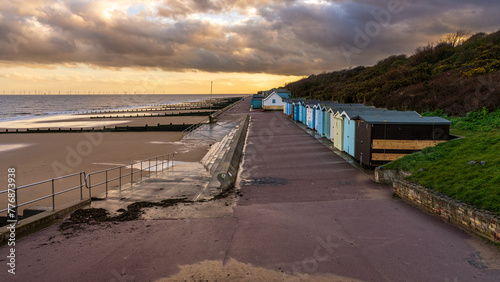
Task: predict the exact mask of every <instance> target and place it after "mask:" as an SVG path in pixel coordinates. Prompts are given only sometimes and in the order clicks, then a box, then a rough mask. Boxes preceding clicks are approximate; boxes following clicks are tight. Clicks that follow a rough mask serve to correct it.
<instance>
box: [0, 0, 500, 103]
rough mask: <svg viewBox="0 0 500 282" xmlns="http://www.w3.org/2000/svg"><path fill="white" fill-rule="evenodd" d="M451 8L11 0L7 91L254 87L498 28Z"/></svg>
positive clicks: (479, 10) (481, 16) (1, 38)
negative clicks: (451, 35) (461, 33)
mask: <svg viewBox="0 0 500 282" xmlns="http://www.w3.org/2000/svg"><path fill="white" fill-rule="evenodd" d="M445 2H447V1H445ZM450 3H453V5H451V4H450V5H436V4H433V1H410V0H401V1H399V0H391V1H362V0H356V1H341V0H330V1H327V0H285V1H278V0H258V1H242V0H236V1H225V0H212V1H210V0H204V1H201V0H188V1H179V0H161V1H160V0H151V1H132V0H111V1H90V0H75V1H55V0H42V1H38V0H24V1H21V0H14V1H3V3H2V5H1V6H0V85H2V89H0V94H42V93H52V94H57V93H79V94H83V93H85V94H88V93H91V94H93V93H106V94H113V93H120V94H123V93H137V94H139V93H150V94H153V93H155V94H163V93H165V94H185V93H186V94H187V93H209V91H210V89H209V88H210V87H209V86H210V82H211V81H213V82H214V89H213V90H214V93H219V94H229V93H235V94H237V93H238V94H240V93H255V92H256V91H258V90H262V89H269V88H272V87H279V86H282V85H284V84H285V83H287V82H292V81H295V80H298V79H300V78H302V77H304V76H308V75H310V74H313V73H321V72H325V71H332V70H338V69H341V68H348V67H354V66H357V65H371V64H374V63H376V62H377V61H378V60H380V59H382V58H384V57H386V56H388V55H391V54H395V53H404V54H411V53H412V52H413V51H414V49H415V47H417V46H420V45H422V44H427V43H429V42H437V41H438V40H439V39H440V38H442V36H443V35H444V34H446V33H449V32H453V31H456V30H458V29H467V30H472V31H484V32H490V31H494V30H496V29H497V28H498V24H497V20H496V18H497V17H496V15H497V11H498V5H499V4H498V2H496V1H479V2H477V3H475V4H474V5H471V4H468V2H467V1H453V2H450ZM457 17H459V18H460V22H458V21H457Z"/></svg>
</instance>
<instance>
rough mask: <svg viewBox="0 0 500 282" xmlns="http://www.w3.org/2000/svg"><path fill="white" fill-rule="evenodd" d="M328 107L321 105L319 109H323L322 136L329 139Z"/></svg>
mask: <svg viewBox="0 0 500 282" xmlns="http://www.w3.org/2000/svg"><path fill="white" fill-rule="evenodd" d="M328 109H329V108H328V107H327V106H326V105H323V107H322V108H321V111H323V130H322V132H323V135H322V136H323V137H326V138H327V139H330V113H329V112H328Z"/></svg>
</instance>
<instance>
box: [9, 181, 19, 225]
mask: <svg viewBox="0 0 500 282" xmlns="http://www.w3.org/2000/svg"><path fill="white" fill-rule="evenodd" d="M14 197H15V198H16V222H19V206H18V204H17V185H16V186H15V187H14ZM8 212H9V211H8V210H7V213H8Z"/></svg>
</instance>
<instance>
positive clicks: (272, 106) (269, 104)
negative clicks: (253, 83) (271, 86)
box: [262, 91, 290, 111]
mask: <svg viewBox="0 0 500 282" xmlns="http://www.w3.org/2000/svg"><path fill="white" fill-rule="evenodd" d="M288 98H290V96H289V93H278V92H276V91H273V92H271V94H269V95H267V96H266V97H265V98H264V99H263V100H262V108H263V109H264V110H280V111H283V107H284V106H285V103H283V99H288Z"/></svg>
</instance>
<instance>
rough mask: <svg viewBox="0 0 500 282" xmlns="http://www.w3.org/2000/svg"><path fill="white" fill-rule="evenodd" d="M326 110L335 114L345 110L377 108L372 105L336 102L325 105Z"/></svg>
mask: <svg viewBox="0 0 500 282" xmlns="http://www.w3.org/2000/svg"><path fill="white" fill-rule="evenodd" d="M327 109H328V112H330V113H333V114H336V113H338V112H340V113H342V112H343V111H346V110H363V109H377V108H375V107H373V106H366V105H363V104H337V105H330V106H327Z"/></svg>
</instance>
